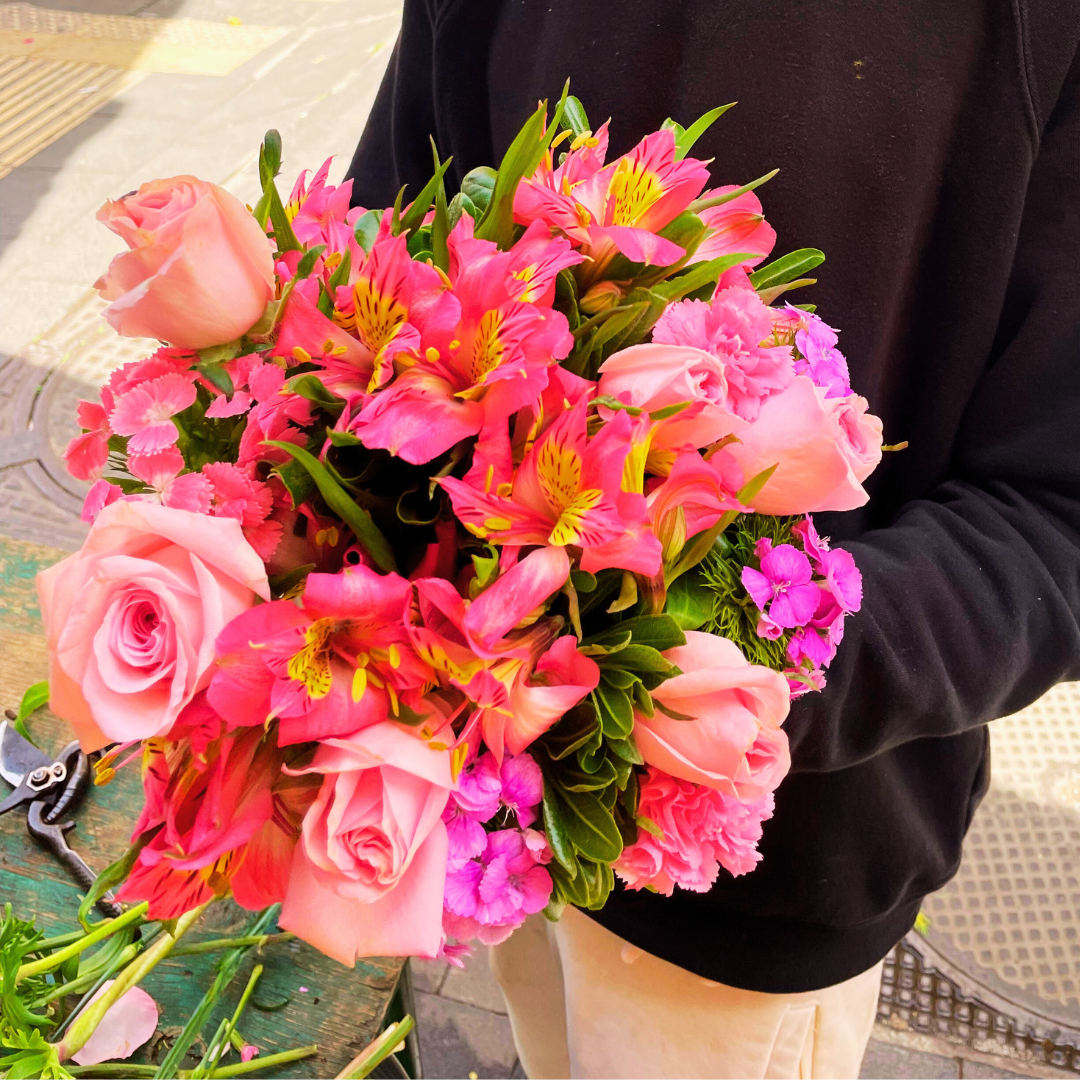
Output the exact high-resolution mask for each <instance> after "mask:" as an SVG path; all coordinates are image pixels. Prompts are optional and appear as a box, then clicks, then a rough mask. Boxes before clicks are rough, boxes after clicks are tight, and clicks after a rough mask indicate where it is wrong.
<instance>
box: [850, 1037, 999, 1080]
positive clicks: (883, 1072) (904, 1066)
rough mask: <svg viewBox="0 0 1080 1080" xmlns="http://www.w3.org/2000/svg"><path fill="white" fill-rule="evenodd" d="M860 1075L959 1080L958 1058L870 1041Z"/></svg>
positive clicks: (873, 1079)
mask: <svg viewBox="0 0 1080 1080" xmlns="http://www.w3.org/2000/svg"><path fill="white" fill-rule="evenodd" d="M968 1064H970V1062H965V1065H968ZM965 1075H967V1073H965ZM1002 1075H1004V1074H1002ZM859 1076H860V1077H864V1078H867V1080H899V1078H904V1080H908V1078H918V1080H958V1078H959V1076H960V1068H959V1064H958V1062H957V1059H956V1058H953V1057H939V1056H938V1055H937V1054H924V1053H922V1052H921V1051H919V1050H908V1049H906V1048H905V1047H902V1046H890V1045H889V1044H888V1043H884V1042H878V1041H877V1040H876V1039H871V1040H870V1042H869V1044H868V1045H867V1047H866V1054H865V1055H864V1056H863V1062H862V1070H861V1071H860V1073H859Z"/></svg>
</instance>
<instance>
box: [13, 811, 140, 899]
mask: <svg viewBox="0 0 1080 1080" xmlns="http://www.w3.org/2000/svg"><path fill="white" fill-rule="evenodd" d="M47 813H48V808H47V807H46V806H45V805H44V804H43V803H41V802H39V801H34V802H32V803H31V804H30V809H29V811H28V812H27V815H26V827H27V830H28V831H29V833H30V835H31V836H32V837H33V838H34V839H35V840H36V841H37V842H38V843H39V844H41V845H42V846H43V847H46V848H48V849H49V850H50V851H51V852H52V853H53V854H54V855H55V856H56V858H57V859H58V860H59V861H60V862H62V863H63V864H64V866H65V867H67V870H68V873H69V874H71V876H72V877H73V878H74V879H75V880H76V882H78V884H79V885H80V886H81V887H82V889H83V891H84V892H88V891H89V889H90V887H91V886H92V885H93V884H94V881H95V880H96V879H97V875H96V874H95V873H94V871H93V870H91V869H90V867H89V866H87V865H86V863H84V862H83V861H82V859H81V858H80V857H79V855H78V854H77V853H76V852H74V851H72V849H71V848H70V847H69V846H68V842H67V838H66V837H65V836H64V833H66V832H67V830H68V829H71V828H74V826H75V822H74V821H66V822H64V824H62V825H55V824H52V823H51V822H49V821H47V820H46V814H47ZM97 907H98V910H99V911H101V912H102V913H103V914H105V915H107V916H108V917H109V918H110V919H115V918H116V917H117V916H119V915H122V914H123V908H121V907H120V905H119V904H118V903H117V902H116V901H115V900H114V899H113V895H112V893H106V894H105V895H104V896H103V897H102V898H101V899H100V900H99V901H98V902H97Z"/></svg>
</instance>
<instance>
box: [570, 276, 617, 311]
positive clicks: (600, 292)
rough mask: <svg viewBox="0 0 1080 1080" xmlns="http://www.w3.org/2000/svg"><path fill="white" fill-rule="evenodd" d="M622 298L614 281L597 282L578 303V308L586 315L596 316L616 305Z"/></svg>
mask: <svg viewBox="0 0 1080 1080" xmlns="http://www.w3.org/2000/svg"><path fill="white" fill-rule="evenodd" d="M622 298H623V291H622V289H620V288H619V286H618V285H616V284H615V282H614V281H598V282H597V283H596V284H595V285H594V286H593V287H592V288H591V289H589V291H588V292H587V293H586V294H585V295H584V296H583V297H582V298H581V300H580V301H579V302H578V307H580V308H581V310H582V311H584V312H585V314H586V315H598V314H599V313H600V312H601V311H607V310H609V309H610V308H613V307H614V306H615V305H616V304H618V303H619V302H620V301H621V300H622Z"/></svg>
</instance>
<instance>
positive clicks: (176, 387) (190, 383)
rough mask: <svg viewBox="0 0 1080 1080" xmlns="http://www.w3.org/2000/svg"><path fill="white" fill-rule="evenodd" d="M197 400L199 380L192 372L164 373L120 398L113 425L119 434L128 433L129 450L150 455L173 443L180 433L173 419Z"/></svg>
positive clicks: (112, 417)
mask: <svg viewBox="0 0 1080 1080" xmlns="http://www.w3.org/2000/svg"><path fill="white" fill-rule="evenodd" d="M194 402H195V380H194V378H193V377H191V376H190V375H181V374H179V373H174V374H170V375H161V376H159V377H158V378H156V379H151V380H150V381H149V382H144V383H141V384H140V385H138V386H136V387H134V388H133V389H131V390H128V391H127V393H124V394H121V395H120V396H119V397H118V398H117V399H116V406H115V407H114V408H113V411H112V413H111V414H110V416H109V425H110V426H111V427H112V429H113V431H115V432H116V434H117V435H128V436H130V438H129V439H128V450H129V451H130V452H132V453H140V454H149V453H152V452H153V451H154V450H164V449H165V447H166V446H172V445H173V443H175V442H176V440H177V439H178V438H179V437H180V432H179V431H178V430H177V427H176V425H175V424H174V423H173V421H172V418H173V417H174V416H175V415H176V414H177V413H181V412H183V411H184V410H185V409H186V408H188V406H190V405H192V404H194Z"/></svg>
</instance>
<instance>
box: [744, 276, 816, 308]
mask: <svg viewBox="0 0 1080 1080" xmlns="http://www.w3.org/2000/svg"><path fill="white" fill-rule="evenodd" d="M816 284H817V278H816V277H804V278H796V279H795V280H794V281H788V282H786V283H785V284H783V285H773V286H772V288H769V289H758V296H759V297H760V298H761V302H762V303H763V304H771V303H772V302H773V301H774V300H775V299H776V298H777V297H779V296H782V295H783V294H784V293H786V292H791V291H792V290H793V289H805V288H806V287H807V285H816Z"/></svg>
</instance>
